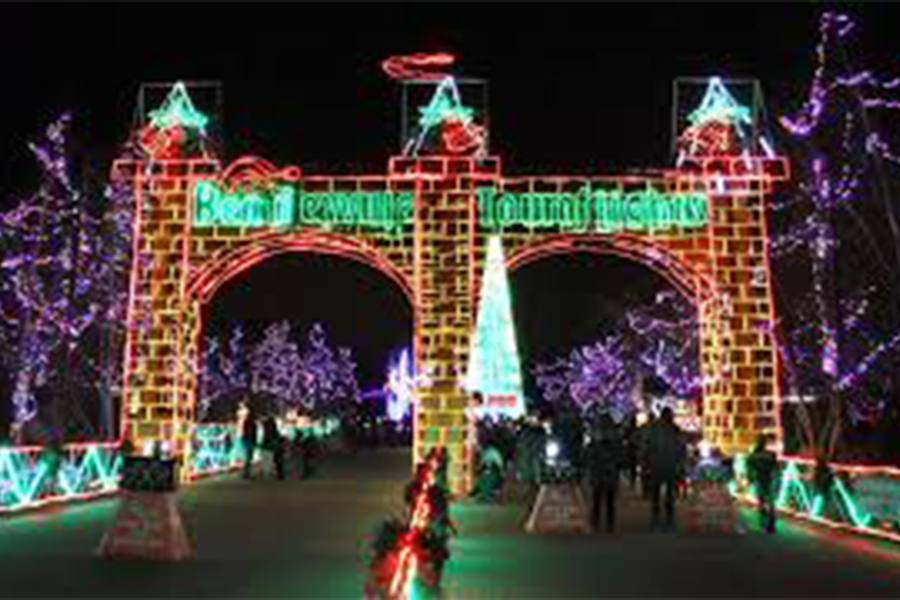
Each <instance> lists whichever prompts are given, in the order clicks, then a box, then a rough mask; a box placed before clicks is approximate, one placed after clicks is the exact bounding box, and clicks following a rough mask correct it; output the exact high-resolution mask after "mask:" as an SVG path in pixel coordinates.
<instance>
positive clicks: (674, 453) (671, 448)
mask: <svg viewBox="0 0 900 600" xmlns="http://www.w3.org/2000/svg"><path fill="white" fill-rule="evenodd" d="M686 451H687V449H686V447H685V443H684V435H683V433H682V431H681V429H679V428H678V425H676V424H675V413H674V412H673V411H672V409H671V408H669V407H666V408H664V409H663V411H662V414H661V415H660V417H659V420H658V421H657V422H656V423H655V424H654V425H653V426H652V428H651V429H649V430H648V431H647V466H648V468H649V475H650V499H651V504H652V508H651V527H652V528H653V529H654V530H656V529H658V528H659V526H660V513H661V512H662V510H665V521H664V522H663V524H662V527H663V529H664V530H666V531H673V530H674V529H675V502H676V498H677V494H678V481H679V479H680V478H681V476H682V474H683V467H684V461H685V454H686Z"/></svg>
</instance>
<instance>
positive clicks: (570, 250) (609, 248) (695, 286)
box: [507, 235, 721, 306]
mask: <svg viewBox="0 0 900 600" xmlns="http://www.w3.org/2000/svg"><path fill="white" fill-rule="evenodd" d="M579 253H586V254H613V255H616V256H621V257H623V258H627V259H630V260H633V261H635V262H637V263H640V264H642V265H644V266H646V267H648V268H650V269H652V270H653V271H654V272H655V273H657V274H659V275H660V276H661V277H663V278H664V279H665V280H666V281H668V282H669V283H671V284H672V285H673V286H674V287H675V289H677V290H678V291H679V292H681V294H682V295H683V296H684V297H685V298H687V299H688V300H690V301H691V302H693V303H694V304H696V305H698V306H699V305H700V304H701V303H703V302H707V301H713V302H714V303H718V301H720V300H721V298H720V296H719V293H718V290H717V288H718V286H716V283H715V281H714V280H713V279H712V278H711V277H709V276H708V275H706V274H705V273H703V272H702V271H701V270H700V269H699V268H697V267H695V266H694V265H692V264H691V263H688V262H686V261H685V260H683V259H680V258H678V257H677V256H675V255H674V254H673V253H672V252H670V251H669V250H668V249H666V248H665V247H664V246H661V245H659V244H655V243H653V242H651V241H649V240H647V239H646V238H640V237H638V236H633V235H614V236H600V235H594V236H586V235H577V236H576V235H559V236H552V237H546V238H541V239H539V240H538V241H536V242H533V243H531V244H529V245H527V246H524V247H521V248H518V249H516V250H515V251H513V252H512V253H511V255H510V256H509V258H508V260H507V267H508V268H509V270H510V271H511V272H512V271H515V270H517V269H520V268H522V267H524V266H527V265H529V264H531V263H534V262H537V261H539V260H542V259H544V258H548V257H551V256H558V255H565V254H579Z"/></svg>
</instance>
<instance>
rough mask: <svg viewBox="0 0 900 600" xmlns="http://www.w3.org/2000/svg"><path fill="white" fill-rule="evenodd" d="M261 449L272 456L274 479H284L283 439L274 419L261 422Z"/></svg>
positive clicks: (267, 418) (270, 418)
mask: <svg viewBox="0 0 900 600" xmlns="http://www.w3.org/2000/svg"><path fill="white" fill-rule="evenodd" d="M263 448H264V449H265V450H266V451H267V452H271V454H272V462H273V463H274V467H275V477H276V478H277V479H284V475H285V473H284V450H285V448H284V437H283V436H282V435H281V432H280V431H279V430H278V422H277V421H276V420H275V417H272V416H270V417H266V420H265V421H264V422H263Z"/></svg>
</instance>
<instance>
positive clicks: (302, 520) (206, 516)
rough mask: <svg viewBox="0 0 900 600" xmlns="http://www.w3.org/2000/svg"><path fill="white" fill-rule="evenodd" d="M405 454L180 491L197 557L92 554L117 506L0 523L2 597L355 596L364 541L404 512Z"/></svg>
mask: <svg viewBox="0 0 900 600" xmlns="http://www.w3.org/2000/svg"><path fill="white" fill-rule="evenodd" d="M410 460H411V459H410V455H409V453H408V452H406V451H383V452H380V453H378V454H366V453H361V454H359V455H358V456H356V457H349V456H339V457H334V458H332V459H330V460H328V461H327V462H326V463H325V464H323V465H322V469H321V473H320V476H319V477H317V478H316V479H313V480H310V481H302V482H297V481H287V482H280V481H252V482H245V481H242V480H240V479H232V478H226V479H220V480H213V481H207V482H202V483H199V484H197V485H195V486H190V487H187V488H184V489H183V490H182V492H181V495H180V502H179V503H180V505H181V508H182V515H183V518H184V521H185V525H186V528H187V529H188V532H189V536H190V537H191V539H192V540H193V541H194V542H195V549H196V559H195V560H192V561H188V562H184V563H164V564H157V563H144V562H125V561H109V560H103V559H98V558H93V557H92V553H93V552H94V550H95V549H96V548H97V546H98V544H99V542H100V540H101V538H102V536H103V532H104V531H105V529H106V527H107V525H108V524H109V522H110V520H111V519H112V517H113V515H114V512H115V507H116V503H115V501H112V500H110V501H102V502H97V503H92V504H86V505H81V506H77V507H66V508H65V509H62V510H57V511H54V512H50V513H41V514H37V515H32V516H24V517H23V516H19V517H15V518H13V519H11V520H8V521H6V522H3V523H2V524H0V596H3V597H10V596H15V597H68V598H88V597H104V598H111V597H119V598H129V597H141V598H150V597H153V598H199V597H204V598H265V597H283V598H287V597H290V598H360V597H361V590H362V586H363V580H364V573H363V569H362V567H363V564H364V562H363V561H364V558H365V552H366V550H367V548H366V541H365V539H364V538H365V536H366V534H367V533H368V532H370V531H372V530H373V529H374V528H375V527H376V526H377V525H378V523H379V522H380V520H381V519H382V518H383V517H385V516H386V515H387V514H389V513H390V512H391V511H392V510H398V511H399V510H401V509H402V489H403V485H404V484H405V483H406V480H407V479H408V477H409V473H410Z"/></svg>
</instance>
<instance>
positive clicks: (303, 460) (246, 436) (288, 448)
mask: <svg viewBox="0 0 900 600" xmlns="http://www.w3.org/2000/svg"><path fill="white" fill-rule="evenodd" d="M240 427H241V445H242V447H243V450H244V464H243V473H242V475H243V477H244V479H251V478H252V477H253V474H254V470H255V468H256V466H257V465H258V463H259V462H261V464H262V473H263V476H270V477H272V478H273V479H278V480H285V479H287V478H288V477H289V476H290V477H294V478H297V479H307V478H309V477H311V476H312V475H313V474H314V472H315V463H316V457H317V455H318V448H317V442H316V438H315V435H313V434H312V433H306V432H303V431H300V430H295V431H294V432H293V436H290V435H287V434H285V433H283V432H282V430H281V427H279V424H278V420H277V419H276V418H275V417H274V416H271V415H269V416H266V417H263V418H260V417H258V416H257V415H256V414H255V413H254V412H253V410H252V409H248V410H247V411H246V413H245V415H244V416H243V419H242V421H241V426H240ZM260 434H261V435H260ZM257 453H261V455H262V459H263V460H262V461H257Z"/></svg>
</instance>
